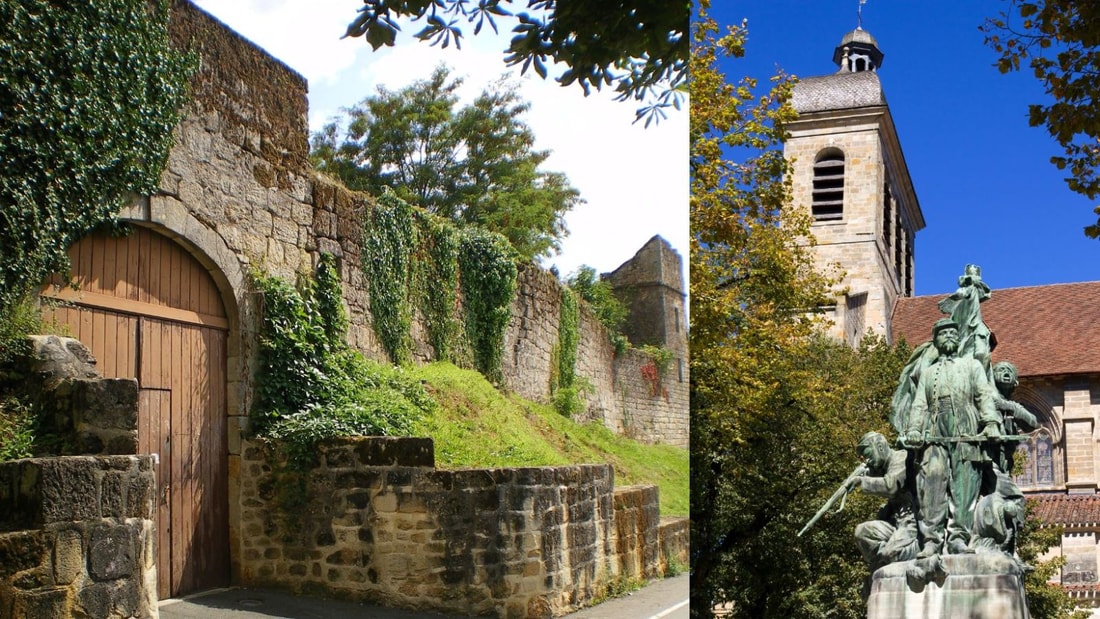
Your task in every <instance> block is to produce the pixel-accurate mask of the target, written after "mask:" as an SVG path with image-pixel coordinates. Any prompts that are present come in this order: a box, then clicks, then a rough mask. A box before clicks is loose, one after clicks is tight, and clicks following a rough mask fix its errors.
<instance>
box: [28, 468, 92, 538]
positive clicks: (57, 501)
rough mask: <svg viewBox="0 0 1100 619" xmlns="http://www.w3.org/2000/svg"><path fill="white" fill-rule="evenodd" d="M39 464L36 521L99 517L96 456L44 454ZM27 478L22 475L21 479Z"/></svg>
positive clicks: (45, 521) (46, 521) (47, 521)
mask: <svg viewBox="0 0 1100 619" xmlns="http://www.w3.org/2000/svg"><path fill="white" fill-rule="evenodd" d="M33 462H34V463H35V464H34V466H36V467H37V468H38V479H37V482H38V483H37V487H36V488H35V489H34V490H36V491H37V495H38V499H39V501H40V504H39V518H38V522H39V523H42V524H47V523H51V522H70V521H74V520H92V519H95V518H98V517H99V463H98V461H97V460H96V459H95V458H90V457H73V458H44V459H40V460H34V461H33ZM26 479H27V478H26V477H24V480H26Z"/></svg>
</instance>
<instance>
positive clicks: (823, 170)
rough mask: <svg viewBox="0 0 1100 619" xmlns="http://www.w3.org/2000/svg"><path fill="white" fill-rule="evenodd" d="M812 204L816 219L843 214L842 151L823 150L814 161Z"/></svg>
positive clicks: (833, 218)
mask: <svg viewBox="0 0 1100 619" xmlns="http://www.w3.org/2000/svg"><path fill="white" fill-rule="evenodd" d="M812 205H813V206H812V209H813V215H814V219H815V220H817V221H828V220H835V219H840V218H841V217H843V216H844V153H842V152H841V151H840V150H838V149H835V148H829V149H826V150H823V151H821V153H819V154H818V155H817V159H816V160H815V161H814V191H813V202H812Z"/></svg>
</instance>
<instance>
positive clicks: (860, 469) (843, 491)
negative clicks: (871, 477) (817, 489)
mask: <svg viewBox="0 0 1100 619" xmlns="http://www.w3.org/2000/svg"><path fill="white" fill-rule="evenodd" d="M866 474H867V465H866V464H860V465H859V466H857V467H856V468H855V470H853V471H852V472H851V474H849V475H848V477H847V478H846V479H845V480H844V481H843V482H842V483H841V484H840V487H839V488H837V489H836V492H834V493H833V496H831V497H829V500H828V501H825V504H824V505H822V506H821V509H819V510H817V513H816V514H814V517H813V518H810V521H809V522H807V523H806V526H804V527H802V530H801V531H799V532H798V537H802V534H803V533H805V532H806V530H807V529H809V528H810V527H812V526H814V523H815V522H817V521H818V520H820V519H821V517H822V516H824V515H825V512H827V511H829V510H830V509H832V507H833V505H835V504H836V502H837V501H840V507H838V508H837V509H836V511H837V512H840V510H842V509H844V501H845V499H846V498H847V497H848V493H849V492H850V491H851V490H850V489H849V488H848V484H850V483H852V480H853V479H855V478H857V477H861V476H863V475H866Z"/></svg>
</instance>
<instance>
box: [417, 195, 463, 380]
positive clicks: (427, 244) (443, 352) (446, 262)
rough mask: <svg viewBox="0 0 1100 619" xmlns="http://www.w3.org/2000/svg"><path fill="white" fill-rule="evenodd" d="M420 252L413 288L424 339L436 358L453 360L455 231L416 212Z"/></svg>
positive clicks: (454, 329) (454, 350) (455, 291)
mask: <svg viewBox="0 0 1100 619" xmlns="http://www.w3.org/2000/svg"><path fill="white" fill-rule="evenodd" d="M418 214H419V215H420V217H419V218H418V220H417V222H418V224H419V226H420V246H421V251H420V252H418V254H417V261H416V263H417V267H418V268H417V269H416V271H417V273H418V275H419V278H418V279H419V281H418V282H417V286H416V287H417V290H418V291H419V292H420V295H419V296H420V297H421V299H422V301H421V303H420V310H421V313H422V314H423V316H424V326H425V328H426V330H427V332H428V341H429V343H431V345H432V348H433V349H434V350H435V357H436V359H439V360H443V361H455V360H456V348H457V338H458V333H459V323H458V321H457V320H456V319H455V309H456V306H457V304H458V251H459V235H458V230H457V229H456V228H455V227H454V226H453V225H450V224H447V223H444V221H443V220H442V219H440V218H438V217H435V216H432V215H429V214H427V213H424V212H423V211H418Z"/></svg>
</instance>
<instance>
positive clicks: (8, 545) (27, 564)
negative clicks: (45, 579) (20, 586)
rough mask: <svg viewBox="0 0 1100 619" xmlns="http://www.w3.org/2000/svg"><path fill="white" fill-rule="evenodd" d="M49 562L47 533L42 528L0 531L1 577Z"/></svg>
mask: <svg viewBox="0 0 1100 619" xmlns="http://www.w3.org/2000/svg"><path fill="white" fill-rule="evenodd" d="M48 562H49V545H48V544H47V540H46V534H45V533H44V532H43V531H40V530H34V531H16V532H14V533H0V578H8V577H9V576H11V575H13V574H16V573H19V572H22V571H25V570H29V569H32V568H35V567H38V566H40V565H45V564H47V563H48Z"/></svg>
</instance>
